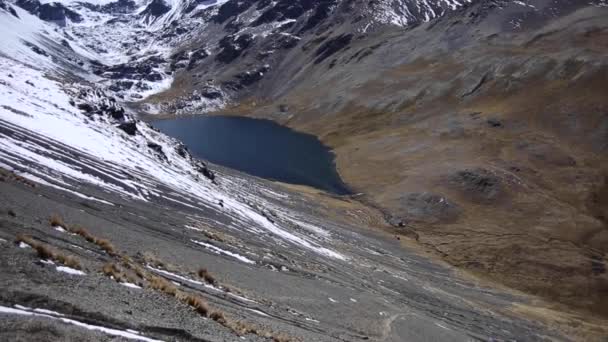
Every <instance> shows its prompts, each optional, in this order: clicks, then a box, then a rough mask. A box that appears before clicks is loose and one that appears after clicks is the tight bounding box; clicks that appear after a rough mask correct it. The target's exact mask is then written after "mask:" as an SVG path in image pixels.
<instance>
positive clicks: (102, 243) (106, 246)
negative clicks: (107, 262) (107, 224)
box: [94, 239, 118, 256]
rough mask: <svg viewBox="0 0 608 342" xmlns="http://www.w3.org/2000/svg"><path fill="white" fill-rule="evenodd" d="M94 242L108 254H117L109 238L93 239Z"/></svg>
mask: <svg viewBox="0 0 608 342" xmlns="http://www.w3.org/2000/svg"><path fill="white" fill-rule="evenodd" d="M94 242H95V244H96V245H98V246H99V247H100V248H101V249H102V250H103V251H105V252H106V253H108V255H109V256H117V255H118V254H117V253H116V249H115V248H114V245H112V243H111V242H110V241H109V240H106V239H95V241H94Z"/></svg>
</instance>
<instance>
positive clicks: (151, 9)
mask: <svg viewBox="0 0 608 342" xmlns="http://www.w3.org/2000/svg"><path fill="white" fill-rule="evenodd" d="M170 10H171V6H169V5H168V4H167V3H166V2H165V1H164V0H152V2H150V3H149V4H148V6H146V8H145V9H144V10H143V11H142V12H141V13H140V14H139V15H140V16H141V17H142V18H143V21H144V22H146V23H152V22H154V21H155V20H156V19H157V18H158V17H160V16H162V15H164V14H166V13H167V12H169V11H170Z"/></svg>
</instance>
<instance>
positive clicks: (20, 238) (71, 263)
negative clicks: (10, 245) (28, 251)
mask: <svg viewBox="0 0 608 342" xmlns="http://www.w3.org/2000/svg"><path fill="white" fill-rule="evenodd" d="M15 242H16V243H20V242H23V243H26V244H28V245H30V246H31V247H32V248H33V249H34V250H35V251H36V253H37V254H38V256H39V257H40V258H41V259H44V260H53V261H56V262H58V263H61V264H63V265H65V266H68V267H71V268H74V269H77V270H82V265H81V264H80V261H78V259H77V258H76V257H74V256H71V255H67V254H64V253H62V252H61V251H58V250H56V249H54V248H52V247H51V246H49V245H46V244H43V243H40V242H38V241H35V240H34V239H33V238H32V237H31V236H28V235H23V234H19V235H17V239H16V240H15Z"/></svg>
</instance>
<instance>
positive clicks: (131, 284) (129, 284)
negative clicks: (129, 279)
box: [120, 283, 141, 289]
mask: <svg viewBox="0 0 608 342" xmlns="http://www.w3.org/2000/svg"><path fill="white" fill-rule="evenodd" d="M120 285H122V286H126V287H130V288H132V289H141V286H139V285H135V284H133V283H120Z"/></svg>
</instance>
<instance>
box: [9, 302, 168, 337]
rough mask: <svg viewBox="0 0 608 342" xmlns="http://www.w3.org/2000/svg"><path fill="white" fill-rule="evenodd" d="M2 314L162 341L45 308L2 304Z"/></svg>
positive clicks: (114, 334) (109, 333)
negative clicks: (77, 318)
mask: <svg viewBox="0 0 608 342" xmlns="http://www.w3.org/2000/svg"><path fill="white" fill-rule="evenodd" d="M0 314H7V315H20V316H31V317H43V318H48V319H52V320H58V321H61V322H63V323H66V324H71V325H75V326H78V327H81V328H84V329H87V330H91V331H99V332H102V333H104V334H107V335H110V336H117V337H122V338H126V339H129V340H137V341H145V342H162V341H161V340H155V339H151V338H147V337H144V336H141V334H140V333H139V332H137V331H134V330H128V331H127V330H118V329H112V328H106V327H102V326H99V325H92V324H87V323H83V322H80V321H77V320H74V319H70V318H66V317H65V315H63V314H60V313H58V312H54V311H49V310H43V309H33V310H31V309H29V308H26V307H24V306H15V307H14V308H11V307H6V306H0Z"/></svg>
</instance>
